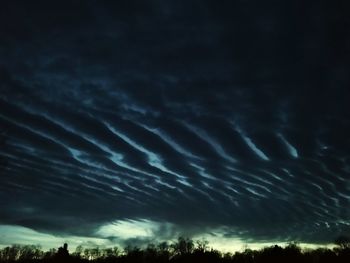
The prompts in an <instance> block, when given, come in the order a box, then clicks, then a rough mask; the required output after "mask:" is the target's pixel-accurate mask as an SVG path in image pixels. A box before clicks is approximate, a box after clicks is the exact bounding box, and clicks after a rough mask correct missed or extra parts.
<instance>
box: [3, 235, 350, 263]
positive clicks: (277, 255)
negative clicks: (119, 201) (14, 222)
mask: <svg viewBox="0 0 350 263" xmlns="http://www.w3.org/2000/svg"><path fill="white" fill-rule="evenodd" d="M335 244H336V246H335V247H334V248H332V249H329V248H318V249H302V248H301V247H300V246H299V245H298V244H297V243H294V242H291V243H289V244H288V245H287V246H285V247H281V246H278V245H275V246H270V247H265V248H262V249H260V250H251V249H249V248H246V249H245V250H244V251H240V252H235V253H222V252H220V251H218V250H215V249H212V248H210V245H209V243H208V242H207V241H205V240H197V241H193V240H192V239H190V238H183V237H180V238H178V240H177V241H176V242H174V243H171V244H169V243H167V242H162V243H158V244H149V245H147V246H146V247H145V248H142V249H141V248H140V247H137V246H130V245H129V246H127V247H125V248H124V249H123V250H122V249H120V248H119V247H113V248H103V249H102V248H99V247H95V248H83V247H82V246H78V247H77V248H76V249H75V251H74V252H71V253H69V251H68V245H67V244H64V245H63V246H62V247H60V248H58V249H50V250H48V251H43V250H42V249H41V247H40V246H37V245H12V246H8V247H5V248H3V249H1V250H0V262H43V263H45V262H53V263H55V262H71V263H80V262H101V263H104V262H106V263H112V262H116V263H129V262H130V263H133V262H138V263H168V262H169V263H182V262H183V263H186V262H201V263H206V262H208V263H209V262H212V263H259V262H261V263H264V262H269V263H275V262H276V263H277V262H279V263H280V262H281V263H282V262H283V263H284V262H286V263H288V262H298V263H338V262H339V263H340V262H341V263H345V262H346V263H349V262H350V239H349V238H347V237H340V238H338V239H337V240H336V241H335Z"/></svg>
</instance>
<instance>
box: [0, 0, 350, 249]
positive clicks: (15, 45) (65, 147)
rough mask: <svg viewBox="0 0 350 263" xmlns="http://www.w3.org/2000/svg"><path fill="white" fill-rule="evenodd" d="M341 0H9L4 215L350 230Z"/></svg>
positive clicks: (94, 230)
mask: <svg viewBox="0 0 350 263" xmlns="http://www.w3.org/2000/svg"><path fill="white" fill-rule="evenodd" d="M344 3H345V1H340V2H337V3H332V4H325V3H316V4H314V3H312V1H310V2H307V3H306V2H305V1H279V2H277V1H249V0H247V1H243V0H242V1H220V3H219V2H215V1H160V0H159V1H127V4H126V2H125V3H122V2H119V1H118V3H117V2H114V1H67V2H64V1H34V2H33V1H26V2H24V1H23V2H20V1H8V2H7V3H4V4H3V7H2V8H1V11H0V32H1V40H0V89H1V95H0V127H1V136H2V138H1V143H2V145H1V149H0V155H1V163H0V164H1V177H0V223H1V224H2V225H12V226H24V227H27V228H30V229H33V230H36V231H41V232H44V233H48V234H55V235H76V236H77V235H80V236H86V237H99V238H101V237H103V238H117V237H118V233H121V232H122V230H121V229H122V228H120V225H122V226H123V224H126V225H125V227H124V229H128V228H130V226H129V225H127V223H125V222H141V225H140V226H141V228H142V226H144V224H151V223H150V222H158V223H159V224H158V227H156V228H152V227H151V229H153V230H152V231H153V232H152V233H153V234H154V236H155V237H162V238H163V237H166V238H171V237H172V235H174V234H183V233H187V234H191V235H195V234H201V233H207V232H210V231H212V229H221V230H220V231H222V233H223V235H224V236H225V237H231V236H232V237H239V238H241V239H242V240H246V241H247V242H249V241H255V242H259V241H275V242H279V241H288V240H298V241H302V242H310V243H328V242H330V241H332V240H333V239H334V238H335V237H336V236H337V235H340V234H350V174H349V173H350V157H349V149H350V137H349V134H350V107H349V100H350V90H349V76H350V74H349V73H350V72H349V62H348V61H349V54H350V53H349V51H350V50H349V44H348V43H349V41H350V36H349V33H348V28H349V26H350V23H349V21H350V20H349V17H348V4H344ZM133 220H134V221H133ZM118 222H119V223H118ZM121 222H124V223H121ZM108 226H114V227H115V226H119V228H118V227H117V228H116V229H114V231H115V232H114V233H115V236H109V232H108V231H109V230H110V229H111V228H108ZM106 227H107V228H108V229H109V230H108V229H107V230H108V231H106ZM112 228H113V227H112ZM142 231H143V230H140V233H143V232H142ZM120 235H121V234H120ZM136 236H141V237H143V234H139V235H136ZM144 237H145V238H148V237H149V235H148V234H145V235H144ZM2 242H4V241H2Z"/></svg>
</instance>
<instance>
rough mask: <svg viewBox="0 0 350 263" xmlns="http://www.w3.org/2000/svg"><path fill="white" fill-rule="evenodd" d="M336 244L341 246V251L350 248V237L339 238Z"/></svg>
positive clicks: (335, 241)
mask: <svg viewBox="0 0 350 263" xmlns="http://www.w3.org/2000/svg"><path fill="white" fill-rule="evenodd" d="M334 243H335V244H336V245H337V246H339V247H340V248H341V249H347V248H350V237H347V236H339V237H337V238H336V239H335V240H334Z"/></svg>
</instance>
